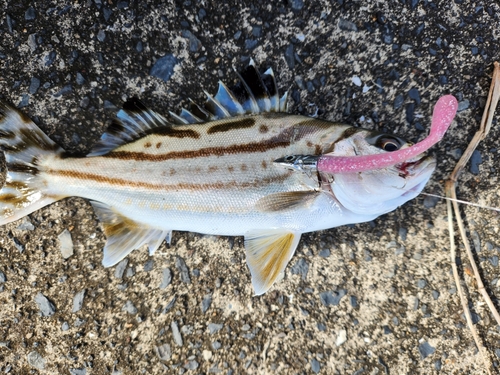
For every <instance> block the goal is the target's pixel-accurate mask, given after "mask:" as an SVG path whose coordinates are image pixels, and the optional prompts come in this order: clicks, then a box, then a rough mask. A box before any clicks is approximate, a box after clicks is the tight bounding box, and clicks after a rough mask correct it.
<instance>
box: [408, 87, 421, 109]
mask: <svg viewBox="0 0 500 375" xmlns="http://www.w3.org/2000/svg"><path fill="white" fill-rule="evenodd" d="M408 96H409V97H410V99H413V100H415V104H416V105H419V104H420V93H419V92H418V89H417V88H415V87H413V88H411V89H410V91H408Z"/></svg>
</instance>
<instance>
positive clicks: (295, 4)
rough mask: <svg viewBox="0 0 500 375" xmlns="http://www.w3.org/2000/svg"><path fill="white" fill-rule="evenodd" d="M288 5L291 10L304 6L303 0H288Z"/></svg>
mask: <svg viewBox="0 0 500 375" xmlns="http://www.w3.org/2000/svg"><path fill="white" fill-rule="evenodd" d="M288 5H289V6H290V7H291V8H292V9H293V10H301V9H302V8H303V7H304V1H303V0H288Z"/></svg>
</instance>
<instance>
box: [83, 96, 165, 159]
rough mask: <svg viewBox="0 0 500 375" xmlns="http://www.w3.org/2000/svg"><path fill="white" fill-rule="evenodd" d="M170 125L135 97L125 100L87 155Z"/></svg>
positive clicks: (92, 154)
mask: <svg viewBox="0 0 500 375" xmlns="http://www.w3.org/2000/svg"><path fill="white" fill-rule="evenodd" d="M167 126H172V124H171V123H169V122H168V121H167V119H165V117H163V116H162V115H160V114H158V113H156V112H154V111H152V110H150V109H148V108H147V107H146V106H145V105H144V104H142V103H141V101H140V100H139V99H137V98H131V99H129V100H127V101H126V102H125V104H124V105H123V109H121V110H120V111H119V112H118V113H117V115H116V119H114V120H113V122H112V123H111V125H110V126H109V127H108V128H107V129H106V131H105V132H104V134H103V135H102V136H101V139H100V140H99V142H97V143H96V144H95V145H94V147H93V148H92V151H91V152H90V153H89V154H88V155H87V156H99V155H104V154H107V153H108V152H110V151H112V150H114V149H115V148H117V147H119V146H122V145H124V144H126V143H129V142H133V141H135V140H137V139H139V138H142V137H144V136H145V135H146V134H148V133H150V132H151V131H152V130H153V129H156V128H161V127H167Z"/></svg>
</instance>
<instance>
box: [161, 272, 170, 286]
mask: <svg viewBox="0 0 500 375" xmlns="http://www.w3.org/2000/svg"><path fill="white" fill-rule="evenodd" d="M171 282H172V271H170V268H165V269H164V270H163V272H162V279H161V284H160V289H165V288H166V287H167V286H169V285H170V283H171Z"/></svg>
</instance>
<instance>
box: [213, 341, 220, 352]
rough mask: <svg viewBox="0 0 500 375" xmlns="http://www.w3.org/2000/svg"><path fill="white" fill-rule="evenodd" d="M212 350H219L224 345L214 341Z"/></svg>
mask: <svg viewBox="0 0 500 375" xmlns="http://www.w3.org/2000/svg"><path fill="white" fill-rule="evenodd" d="M212 348H213V349H214V350H219V349H220V348H222V344H221V343H220V342H219V341H214V342H213V343H212Z"/></svg>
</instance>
